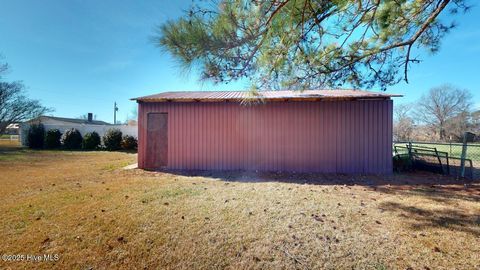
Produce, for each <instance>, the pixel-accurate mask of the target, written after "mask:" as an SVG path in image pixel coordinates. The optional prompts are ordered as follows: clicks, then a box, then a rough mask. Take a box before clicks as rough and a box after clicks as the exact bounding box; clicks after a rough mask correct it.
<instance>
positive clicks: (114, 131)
mask: <svg viewBox="0 0 480 270" xmlns="http://www.w3.org/2000/svg"><path fill="white" fill-rule="evenodd" d="M121 143H122V132H121V131H120V129H118V128H111V129H109V130H107V132H106V133H105V135H103V144H104V145H105V149H107V150H109V151H113V150H118V149H120V147H121Z"/></svg>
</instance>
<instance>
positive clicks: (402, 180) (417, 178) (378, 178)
mask: <svg viewBox="0 0 480 270" xmlns="http://www.w3.org/2000/svg"><path fill="white" fill-rule="evenodd" d="M161 171H162V172H166V173H171V174H176V175H182V176H202V177H209V178H214V179H217V180H221V181H228V182H248V183H261V182H279V183H293V184H312V185H361V186H370V187H377V186H385V185H393V186H421V185H463V184H474V183H479V181H478V180H476V181H471V180H464V179H457V178H454V177H449V176H443V175H437V174H433V173H424V172H420V173H417V172H409V173H395V174H392V175H346V174H320V173H283V172H251V171H184V170H161Z"/></svg>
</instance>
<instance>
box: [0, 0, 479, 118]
mask: <svg viewBox="0 0 480 270" xmlns="http://www.w3.org/2000/svg"><path fill="white" fill-rule="evenodd" d="M0 2H1V4H0V54H2V55H3V57H4V59H3V60H4V61H7V62H8V63H9V64H10V65H11V67H12V69H11V71H10V73H9V74H8V75H7V79H8V80H22V81H23V82H24V83H25V85H27V87H28V89H27V90H28V94H29V96H30V97H32V98H35V99H40V100H41V101H42V102H43V104H45V105H46V106H48V107H52V108H54V109H55V112H54V113H53V114H54V115H57V116H64V117H77V116H80V115H83V114H86V113H87V112H93V113H94V114H96V115H97V119H100V120H105V121H109V122H112V121H113V102H115V101H116V102H117V103H118V106H119V112H118V117H117V119H119V120H122V121H123V120H125V119H126V118H127V115H128V114H130V113H131V111H132V110H133V108H134V107H135V103H134V102H133V101H130V100H129V99H130V98H132V97H136V96H142V95H148V94H153V93H158V92H162V91H175V90H231V89H236V90H238V89H240V90H241V89H246V88H248V84H247V83H245V82H238V83H233V84H228V85H212V84H209V83H199V82H198V77H197V76H196V74H195V73H194V72H190V73H189V74H185V73H182V72H181V70H180V69H179V68H178V66H177V64H176V63H175V61H174V60H173V59H172V58H171V57H170V56H169V55H168V54H165V53H162V52H161V51H160V50H159V49H158V48H157V47H155V45H154V44H153V43H152V41H151V40H150V37H151V36H152V35H153V33H154V28H155V26H156V25H159V24H161V23H162V22H165V21H166V20H168V19H175V18H177V17H178V16H181V15H182V10H185V9H188V7H189V6H190V3H191V1H190V0H186V1H121V0H116V1H113V0H102V1H94V0H85V1H80V0H78V1H75V0H72V1H63V0H57V1H54V0H46V1H36V0H35V1H34V0H31V1H26V0H0ZM479 17H480V8H479V7H474V8H473V9H472V11H471V12H469V13H467V14H466V15H461V16H460V17H458V19H457V22H458V23H459V27H458V28H457V29H455V30H454V31H453V32H452V33H450V34H449V35H447V37H446V38H445V39H444V40H443V42H442V47H441V49H440V51H439V52H438V53H437V54H435V55H429V54H427V53H420V58H421V59H422V60H423V61H422V63H420V64H418V65H414V66H412V67H411V69H410V75H409V78H410V83H409V84H406V83H404V82H402V83H400V84H398V85H396V86H393V87H390V88H389V89H388V90H387V92H389V93H399V94H404V95H405V97H404V98H400V99H397V100H396V102H397V103H403V102H413V101H415V100H417V99H418V98H420V97H421V95H422V93H425V92H426V91H428V89H430V88H431V87H433V86H437V85H440V84H443V83H450V84H453V85H456V86H459V87H462V88H467V89H470V90H471V92H472V93H473V95H474V103H475V106H476V107H477V108H480V92H479V91H478V90H479V89H478V88H479V85H480V68H479V66H478V65H479V63H480V23H479V20H478V18H479ZM374 90H375V89H374Z"/></svg>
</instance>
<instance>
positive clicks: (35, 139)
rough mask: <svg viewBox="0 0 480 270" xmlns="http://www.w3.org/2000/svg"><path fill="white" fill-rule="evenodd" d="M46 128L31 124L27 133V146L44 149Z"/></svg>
mask: <svg viewBox="0 0 480 270" xmlns="http://www.w3.org/2000/svg"><path fill="white" fill-rule="evenodd" d="M44 140H45V128H44V127H43V125H42V124H31V125H30V128H29V129H28V133H27V145H28V147H30V148H33V149H40V148H43V144H44Z"/></svg>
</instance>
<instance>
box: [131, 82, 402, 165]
mask: <svg viewBox="0 0 480 270" xmlns="http://www.w3.org/2000/svg"><path fill="white" fill-rule="evenodd" d="M394 96H398V95H390V94H385V93H374V92H367V91H359V90H308V91H303V92H299V91H261V92H259V94H258V95H255V96H252V95H251V94H249V92H241V91H223V92H212V91H201V92H166V93H160V94H157V95H151V96H145V97H139V98H135V99H134V100H136V101H137V102H138V105H139V109H138V124H139V125H138V129H139V130H138V136H139V147H138V167H139V168H144V169H160V168H165V169H180V170H259V171H295V172H324V173H373V174H384V173H391V172H392V107H393V104H392V100H391V97H394ZM246 101H247V102H246Z"/></svg>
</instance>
